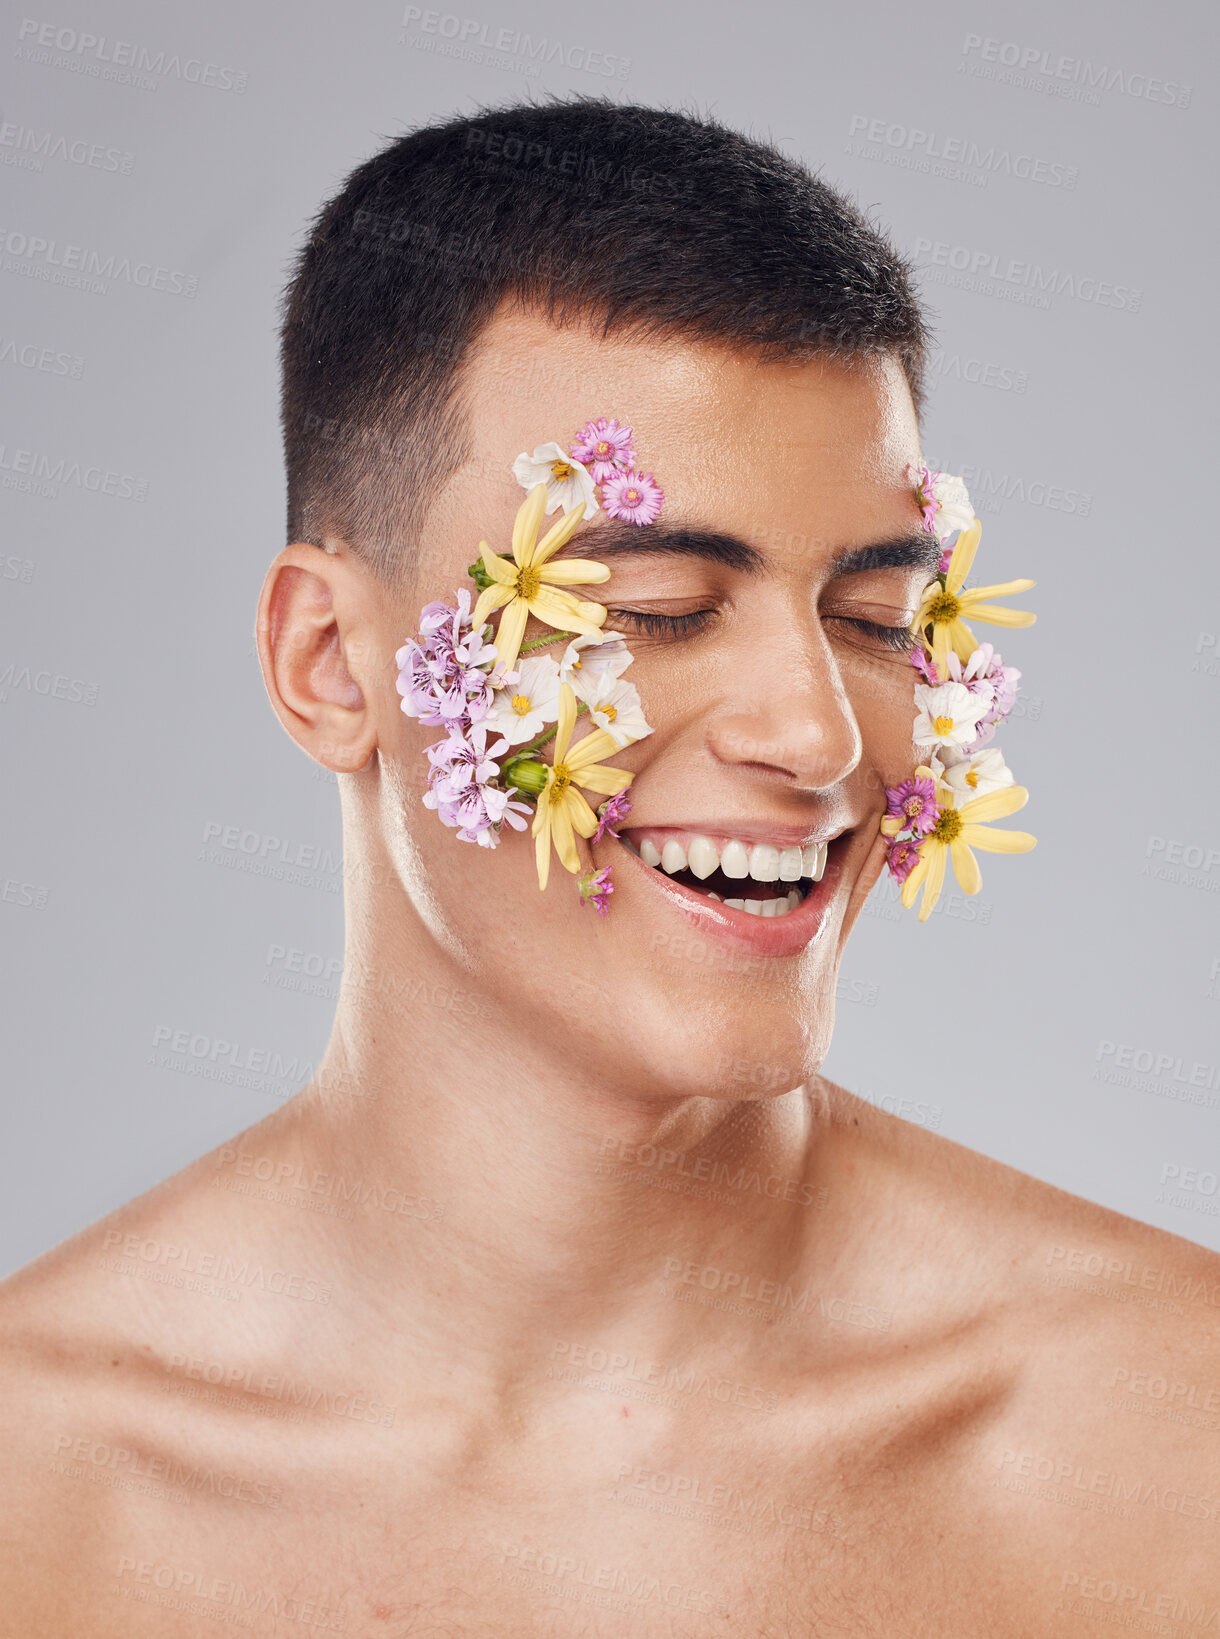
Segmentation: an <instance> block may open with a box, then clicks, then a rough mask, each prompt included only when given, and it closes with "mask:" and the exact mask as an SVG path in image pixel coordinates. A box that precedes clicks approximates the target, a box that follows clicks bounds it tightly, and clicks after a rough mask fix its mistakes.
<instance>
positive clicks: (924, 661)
mask: <svg viewBox="0 0 1220 1639" xmlns="http://www.w3.org/2000/svg"><path fill="white" fill-rule="evenodd" d="M911 664H912V666H914V668H915V670H916V671H917V672H918V673H919V675H920V677H922V678H923V680H924V682H925V683H928V684H930V685H931V686H932V688H935V687H936V685H937V684H938V683H940V682H941V681H942V679H941V677H940V676H939V674H938V672H937V669H936V662H935V661H934V660H933V659H932V656H931V655H930V654H929V653H928V652H927V650H926V649H912V650H911Z"/></svg>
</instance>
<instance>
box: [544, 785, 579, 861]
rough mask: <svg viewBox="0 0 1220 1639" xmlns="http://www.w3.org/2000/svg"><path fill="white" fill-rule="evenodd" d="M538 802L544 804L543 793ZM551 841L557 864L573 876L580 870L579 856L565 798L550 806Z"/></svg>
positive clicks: (545, 798)
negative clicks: (557, 859)
mask: <svg viewBox="0 0 1220 1639" xmlns="http://www.w3.org/2000/svg"><path fill="white" fill-rule="evenodd" d="M539 800H540V801H541V802H546V800H547V797H546V793H545V792H543V794H542V796H541V798H540V799H539ZM551 841H552V842H553V843H554V844H555V852H556V853H557V854H558V855H559V863H560V864H561V865H562V866H563V868H564V870H565V871H571V872H572V874H573V875H575V874H576V872H577V871H579V870H580V855H579V853H578V852H577V851H576V837H575V835H574V834H573V831H572V816H571V813H570V812H569V810H568V804H567V798H566V797H565V798H564V801H563V802H557V803H554V804H553V805H552V813H551Z"/></svg>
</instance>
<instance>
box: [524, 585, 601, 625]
mask: <svg viewBox="0 0 1220 1639" xmlns="http://www.w3.org/2000/svg"><path fill="white" fill-rule="evenodd" d="M590 609H592V610H595V611H596V616H593V615H590V614H588V612H587V611H588V610H590ZM530 613H531V614H532V615H537V616H538V619H539V620H544V621H546V623H547V625H548V626H554V627H556V628H558V630H560V631H569V630H570V631H573V632H580V633H582V634H587V635H588V636H589V637H596V636H597V634H598V632H600V631H601V628H602V622H603V621H604V620H605V618H606V611H605V608H604V607H603V605H602V604H600V603H583V602H582V601H581V600H580V598H574V597H573V596H572V594H571V592H565V591H563V589H562V588H561V587H558V586H541V587H539V589H538V591H537V592H536V593H535V595H534V596H533V597H532V598H531V599H530Z"/></svg>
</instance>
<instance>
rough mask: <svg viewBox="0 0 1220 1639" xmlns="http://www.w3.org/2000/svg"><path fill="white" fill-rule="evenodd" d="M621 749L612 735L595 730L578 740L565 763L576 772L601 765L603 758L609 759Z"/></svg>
mask: <svg viewBox="0 0 1220 1639" xmlns="http://www.w3.org/2000/svg"><path fill="white" fill-rule="evenodd" d="M619 749H620V748H619V746H618V744H617V743H616V742H615V740H614V737H613V736H612V735H610V734H607V733H606V731H605V729H604V728H595V729H594V730H593V731H592V732H591V733H589V734H586V735H585V737H584V739H583V740H577V742H576V744H575V745H574V746H573V747H572V749H571V751H569V752H568V755H567V756H566V757H565V758H564V762H566V763H567V765H568V767H569V768H570V769H572V770H573V771H575V770H576V769H578V768H584V767H586V766H587V765H588V764H589V763H599V762H601V760H602V758H603V757H608V756H609V755H610V753H611V752H612V751H618V750H619Z"/></svg>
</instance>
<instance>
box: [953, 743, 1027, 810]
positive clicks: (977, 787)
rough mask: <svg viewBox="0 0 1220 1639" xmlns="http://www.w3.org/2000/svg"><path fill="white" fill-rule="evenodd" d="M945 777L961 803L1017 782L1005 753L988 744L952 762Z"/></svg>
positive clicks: (957, 802)
mask: <svg viewBox="0 0 1220 1639" xmlns="http://www.w3.org/2000/svg"><path fill="white" fill-rule="evenodd" d="M941 779H942V780H943V781H944V783H945V784H946V785H947V786H948V787H949V789H950V791H952V792H953V795H954V798H955V799H956V804H957V807H959V808H960V807H961V806H962V805H963V804H964V803H967V802H969V801H970V800H971V798H972V797H985V796H986V795H987V793H988V792H989V791H1000V790H1002V789H1003V787H1004V786H1006V785H1014V784H1015V783H1016V782H1015V780H1014V779H1013V774H1012V769H1011V768H1009V766H1008V764H1007V763H1006V762H1005V761H1004V753H1003V752H1002V751H999V750H997V748H996V747H995V746H985V747H984V749H983V750H982V751H975V752H972V753H971V755H970V756H969V757H962V758H961V759H960V760H959V761H957V762H954V763H952V764H950V766H949V767H947V768H946V769H945V771H944V773H943V774H942V775H941Z"/></svg>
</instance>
